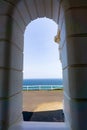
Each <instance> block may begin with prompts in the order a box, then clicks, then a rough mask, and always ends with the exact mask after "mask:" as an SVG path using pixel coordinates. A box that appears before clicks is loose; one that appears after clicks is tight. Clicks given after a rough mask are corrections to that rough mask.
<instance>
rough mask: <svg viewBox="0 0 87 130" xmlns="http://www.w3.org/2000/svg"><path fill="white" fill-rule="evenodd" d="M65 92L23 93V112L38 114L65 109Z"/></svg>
mask: <svg viewBox="0 0 87 130" xmlns="http://www.w3.org/2000/svg"><path fill="white" fill-rule="evenodd" d="M62 101H63V90H53V91H23V111H29V112H38V111H48V110H58V109H63V103H62Z"/></svg>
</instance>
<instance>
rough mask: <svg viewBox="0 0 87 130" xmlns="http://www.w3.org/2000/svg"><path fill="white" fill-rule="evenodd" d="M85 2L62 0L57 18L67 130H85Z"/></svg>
mask: <svg viewBox="0 0 87 130" xmlns="http://www.w3.org/2000/svg"><path fill="white" fill-rule="evenodd" d="M86 14H87V2H86V1H85V0H83V1H82V0H77V1H74V0H66V1H65V0H62V2H61V6H60V15H59V30H60V45H59V50H60V59H61V62H62V68H63V84H64V113H65V120H66V123H67V124H68V126H69V129H70V130H82V129H84V130H87V116H86V115H87V18H86Z"/></svg>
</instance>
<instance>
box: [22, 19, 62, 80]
mask: <svg viewBox="0 0 87 130" xmlns="http://www.w3.org/2000/svg"><path fill="white" fill-rule="evenodd" d="M57 29H58V26H57V24H56V23H55V22H54V21H53V20H51V19H48V18H38V19H36V20H34V21H32V22H31V23H30V24H29V25H28V26H27V27H26V30H25V33H24V67H23V68H24V69H23V78H24V79H32V78H33V79H37V78H45V79H46V78H62V67H61V62H60V60H59V50H58V47H59V45H58V44H57V43H55V42H54V37H55V35H56V34H57Z"/></svg>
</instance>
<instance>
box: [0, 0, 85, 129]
mask: <svg viewBox="0 0 87 130" xmlns="http://www.w3.org/2000/svg"><path fill="white" fill-rule="evenodd" d="M86 14H87V1H86V0H1V1H0V113H1V114H0V129H1V130H8V129H9V130H13V126H14V128H17V129H20V130H21V129H23V130H25V129H26V130H27V129H32V130H33V129H42V128H43V129H45V128H46V129H51V126H52V129H61V128H62V129H66V126H65V124H63V125H61V124H55V125H52V124H50V126H49V124H45V125H44V124H43V123H42V124H40V123H39V124H38V123H36V124H35V127H33V123H31V124H30V126H28V124H27V123H24V122H20V121H22V114H21V113H22V93H21V91H22V90H21V89H22V69H23V46H24V45H23V39H24V37H23V35H24V31H25V28H26V26H27V24H29V22H31V21H32V20H34V19H36V18H39V17H47V18H51V19H53V20H54V21H55V22H56V23H57V24H58V25H59V26H58V27H59V30H60V43H59V44H60V45H59V50H60V60H61V62H62V69H63V83H64V112H65V117H66V122H67V126H69V129H70V130H82V129H83V128H84V130H87V123H86V122H87V117H86V116H85V115H87V111H86V109H87V95H86V92H87V85H86V84H87V80H86V77H87V76H86V71H87V57H86V55H87V54H86V53H87V51H86V48H87V17H86ZM84 116H85V118H84ZM5 117H6V118H5ZM48 126H49V127H48ZM60 127H61V128H60ZM67 129H68V128H67Z"/></svg>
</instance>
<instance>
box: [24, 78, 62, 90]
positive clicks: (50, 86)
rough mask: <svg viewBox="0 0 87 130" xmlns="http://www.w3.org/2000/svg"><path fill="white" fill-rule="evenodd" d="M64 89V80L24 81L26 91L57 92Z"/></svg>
mask: <svg viewBox="0 0 87 130" xmlns="http://www.w3.org/2000/svg"><path fill="white" fill-rule="evenodd" d="M56 89H63V80H62V79H24V80H23V91H24V90H56Z"/></svg>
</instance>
